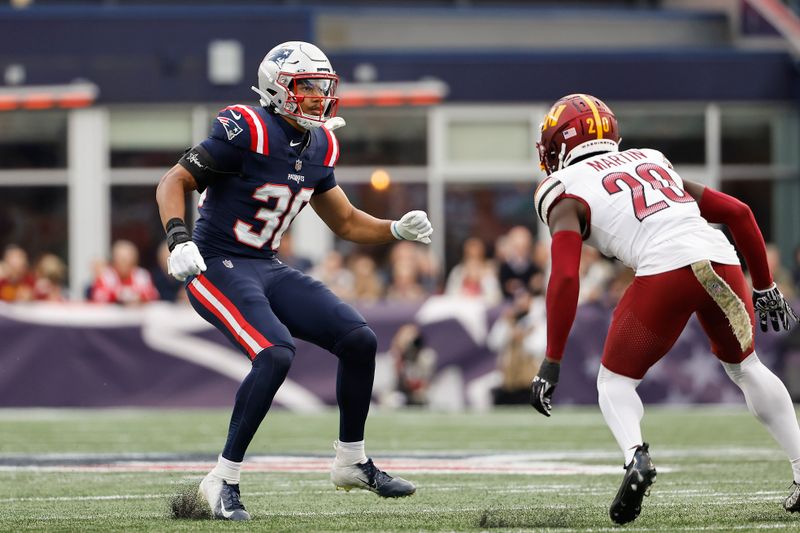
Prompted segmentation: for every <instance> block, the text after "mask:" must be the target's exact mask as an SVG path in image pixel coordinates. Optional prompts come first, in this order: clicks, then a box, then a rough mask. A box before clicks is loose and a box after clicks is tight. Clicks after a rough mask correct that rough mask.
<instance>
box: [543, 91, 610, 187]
mask: <svg viewBox="0 0 800 533" xmlns="http://www.w3.org/2000/svg"><path fill="white" fill-rule="evenodd" d="M539 129H540V137H539V142H538V143H536V148H537V149H538V150H539V162H540V163H541V166H542V170H544V171H545V172H546V173H547V174H548V175H549V174H552V173H553V172H555V171H556V170H561V169H562V168H564V167H566V166H567V165H569V164H570V163H571V162H573V161H574V160H575V159H576V158H578V157H581V156H584V155H588V154H592V153H599V152H616V151H617V150H618V147H619V139H620V137H619V129H618V127H617V118H616V117H615V116H614V113H613V112H612V111H611V109H609V108H608V106H607V105H606V104H604V103H603V102H602V101H601V100H600V99H599V98H595V97H594V96H591V95H589V94H570V95H568V96H565V97H563V98H561V99H560V100H559V101H557V102H556V103H555V104H553V107H551V108H550V111H549V112H548V113H547V114H546V115H545V116H544V122H542V125H541V126H540V128H539Z"/></svg>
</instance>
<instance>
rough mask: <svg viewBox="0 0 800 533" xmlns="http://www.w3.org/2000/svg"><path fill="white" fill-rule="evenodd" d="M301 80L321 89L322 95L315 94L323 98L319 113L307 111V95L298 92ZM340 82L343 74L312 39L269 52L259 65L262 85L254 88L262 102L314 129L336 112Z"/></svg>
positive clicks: (277, 47) (298, 122)
mask: <svg viewBox="0 0 800 533" xmlns="http://www.w3.org/2000/svg"><path fill="white" fill-rule="evenodd" d="M300 84H306V85H310V86H313V87H314V88H315V89H317V91H316V92H317V94H318V95H319V96H315V97H314V98H319V99H320V100H321V101H322V105H321V106H320V107H319V112H318V113H313V114H311V113H305V112H303V110H302V108H301V107H300V105H299V104H300V102H302V101H303V100H304V98H306V97H305V96H303V95H299V94H297V92H298V91H297V87H298V86H299V85H300ZM338 85H339V76H337V75H336V73H335V72H334V71H333V67H332V66H331V62H330V61H328V58H327V57H326V56H325V54H324V53H323V52H322V50H320V49H319V48H317V47H316V46H314V45H313V44H311V43H306V42H303V41H289V42H285V43H282V44H279V45H278V46H276V47H275V48H273V49H272V50H270V51H269V52H268V53H267V55H266V56H265V57H264V60H263V61H261V65H259V67H258V87H252V89H253V90H254V91H255V92H256V93H257V94H258V96H260V97H261V105H263V106H265V107H272V108H274V109H275V111H276V112H277V113H279V114H281V115H284V116H287V117H291V118H292V119H293V120H295V121H296V122H297V124H298V125H299V126H300V127H301V128H305V129H307V130H310V129H314V128H319V127H320V126H322V125H323V124H325V122H327V121H328V120H330V119H331V118H333V117H335V116H336V111H337V108H338V106H339V97H337V96H336V88H337V86H338Z"/></svg>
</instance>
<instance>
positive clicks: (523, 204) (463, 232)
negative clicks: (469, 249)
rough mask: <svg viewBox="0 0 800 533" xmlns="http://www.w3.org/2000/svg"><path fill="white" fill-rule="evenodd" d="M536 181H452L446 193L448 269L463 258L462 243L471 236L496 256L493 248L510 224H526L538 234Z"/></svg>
mask: <svg viewBox="0 0 800 533" xmlns="http://www.w3.org/2000/svg"><path fill="white" fill-rule="evenodd" d="M535 185H536V184H534V183H496V182H490V181H489V180H487V182H486V183H480V184H472V183H470V184H461V183H451V184H448V185H447V188H446V192H445V220H447V227H446V230H445V235H443V236H440V238H441V237H443V238H444V239H445V243H446V244H445V266H446V270H445V271H446V272H449V271H450V269H451V268H452V267H453V266H454V265H455V264H456V263H458V261H459V260H460V259H461V245H462V243H463V242H464V240H466V239H467V238H468V237H478V238H479V239H481V240H482V241H483V242H484V243H486V245H487V247H489V250H488V252H489V254H490V255H493V250H491V247H492V246H493V245H494V243H495V242H496V241H497V238H498V237H500V236H501V235H503V234H504V233H506V232H507V231H508V230H509V229H510V228H511V227H513V226H517V225H521V226H526V227H527V228H528V229H530V230H531V232H532V233H533V234H534V236H535V235H536V231H537V227H538V225H537V224H536V218H535V216H534V215H533V212H532V211H531V198H532V197H533V191H534V189H535Z"/></svg>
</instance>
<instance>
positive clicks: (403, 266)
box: [386, 258, 428, 302]
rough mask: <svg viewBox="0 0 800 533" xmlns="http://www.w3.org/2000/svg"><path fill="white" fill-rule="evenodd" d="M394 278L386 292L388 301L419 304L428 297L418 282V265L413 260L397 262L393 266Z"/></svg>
mask: <svg viewBox="0 0 800 533" xmlns="http://www.w3.org/2000/svg"><path fill="white" fill-rule="evenodd" d="M391 268H392V278H391V281H390V283H389V288H388V289H387V290H386V299H387V300H391V301H394V302H417V301H420V300H423V299H425V298H426V297H427V296H428V293H427V291H426V290H425V288H424V287H423V286H422V285H421V284H420V283H419V281H418V270H417V265H416V263H415V262H414V261H413V260H412V259H407V258H406V259H402V260H400V261H395V262H393V263H392V265H391Z"/></svg>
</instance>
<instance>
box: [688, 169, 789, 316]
mask: <svg viewBox="0 0 800 533" xmlns="http://www.w3.org/2000/svg"><path fill="white" fill-rule="evenodd" d="M684 188H685V189H686V192H688V193H689V194H691V195H692V197H693V198H694V199H695V201H696V202H697V204H698V205H699V207H700V214H701V215H702V216H703V218H705V219H706V220H707V221H709V222H712V223H719V224H725V225H726V226H728V229H730V231H731V234H732V235H733V240H734V241H735V242H736V247H737V248H738V249H739V250H740V251H741V252H742V256H744V260H745V262H746V263H747V268H748V269H749V270H750V277H751V278H752V280H753V308H754V310H755V313H756V315H757V316H758V319H759V323H760V326H761V331H767V330H768V329H769V326H768V324H771V325H772V329H774V330H775V331H780V330H781V329H786V330H788V329H789V328H791V327H792V324H793V323H795V322H797V321H798V317H797V315H796V314H795V312H794V310H792V308H791V306H789V303H788V302H787V301H786V299H785V298H784V297H783V294H781V291H780V290H779V289H778V287H777V285H775V283H774V282H773V280H772V275H771V274H770V271H769V263H768V262H767V250H766V246H765V244H764V237H763V236H762V235H761V230H760V229H759V228H758V224H757V223H756V219H755V217H754V216H753V212H752V211H751V209H750V207H748V206H747V204H745V203H743V202H741V201H739V200H737V199H736V198H734V197H733V196H729V195H727V194H725V193H722V192H720V191H717V190H715V189H712V188H711V187H706V186H704V185H701V184H699V183H692V182H687V181H684Z"/></svg>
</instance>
